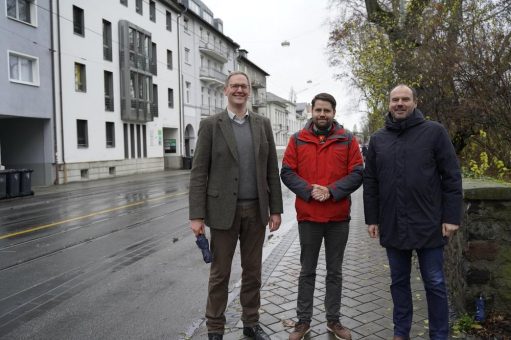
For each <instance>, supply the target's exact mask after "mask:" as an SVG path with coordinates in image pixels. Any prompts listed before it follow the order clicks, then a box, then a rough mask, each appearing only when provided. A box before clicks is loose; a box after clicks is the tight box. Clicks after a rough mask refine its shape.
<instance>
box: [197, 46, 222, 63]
mask: <svg viewBox="0 0 511 340" xmlns="http://www.w3.org/2000/svg"><path fill="white" fill-rule="evenodd" d="M199 50H200V51H201V52H203V53H205V54H207V55H209V56H210V57H211V58H214V59H216V60H218V61H221V62H222V63H226V62H227V60H228V58H227V57H228V54H227V51H226V50H224V49H222V48H220V46H217V45H215V44H213V43H207V42H204V41H201V42H200V44H199Z"/></svg>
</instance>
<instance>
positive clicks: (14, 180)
mask: <svg viewBox="0 0 511 340" xmlns="http://www.w3.org/2000/svg"><path fill="white" fill-rule="evenodd" d="M5 171H6V172H7V182H6V191H7V197H18V196H19V194H20V173H19V171H18V170H14V169H8V170H5Z"/></svg>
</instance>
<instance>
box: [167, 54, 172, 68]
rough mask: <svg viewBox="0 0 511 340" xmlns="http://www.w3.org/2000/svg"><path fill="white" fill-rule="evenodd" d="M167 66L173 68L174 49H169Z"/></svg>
mask: <svg viewBox="0 0 511 340" xmlns="http://www.w3.org/2000/svg"><path fill="white" fill-rule="evenodd" d="M167 68H168V69H169V70H172V51H171V50H167Z"/></svg>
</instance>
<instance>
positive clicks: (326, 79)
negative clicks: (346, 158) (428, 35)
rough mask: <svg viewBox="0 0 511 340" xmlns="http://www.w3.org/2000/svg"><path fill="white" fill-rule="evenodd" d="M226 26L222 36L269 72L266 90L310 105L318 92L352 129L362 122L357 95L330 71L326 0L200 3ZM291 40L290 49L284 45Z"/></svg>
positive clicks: (227, 0)
mask: <svg viewBox="0 0 511 340" xmlns="http://www.w3.org/2000/svg"><path fill="white" fill-rule="evenodd" d="M202 1H203V2H204V3H205V4H206V6H208V7H209V9H211V10H212V11H213V14H214V17H215V18H220V19H221V20H222V21H223V23H224V34H225V35H226V36H228V37H230V38H231V39H233V40H234V41H235V42H236V43H238V44H239V45H240V48H243V49H246V50H247V51H248V58H249V59H250V60H251V61H252V62H254V63H255V64H256V65H257V66H259V67H260V68H262V69H263V70H265V71H266V72H267V73H269V74H270V76H269V77H268V78H267V87H268V88H267V90H268V91H269V92H272V93H274V94H276V95H278V96H280V97H282V98H285V99H289V94H290V90H291V87H292V88H294V90H295V91H296V92H297V102H310V101H311V99H312V98H313V97H314V95H315V94H317V93H319V92H328V93H331V94H332V95H333V96H334V97H335V98H336V100H337V114H336V119H337V120H338V121H339V122H340V123H341V124H343V125H344V126H345V127H346V128H348V129H353V125H354V124H357V127H360V126H361V124H360V123H359V121H360V119H361V117H362V113H361V112H360V110H359V100H360V98H359V96H358V95H357V93H356V91H354V90H353V89H351V88H350V86H349V85H348V83H347V81H346V82H345V83H342V82H341V81H339V80H335V79H334V74H335V73H339V72H340V70H338V69H334V68H331V67H329V65H328V54H327V48H326V46H327V42H328V33H329V25H328V16H329V15H330V14H329V13H330V12H329V9H328V7H327V5H328V0H256V1H243V0H202ZM283 41H289V43H290V46H289V47H282V46H281V43H282V42H283Z"/></svg>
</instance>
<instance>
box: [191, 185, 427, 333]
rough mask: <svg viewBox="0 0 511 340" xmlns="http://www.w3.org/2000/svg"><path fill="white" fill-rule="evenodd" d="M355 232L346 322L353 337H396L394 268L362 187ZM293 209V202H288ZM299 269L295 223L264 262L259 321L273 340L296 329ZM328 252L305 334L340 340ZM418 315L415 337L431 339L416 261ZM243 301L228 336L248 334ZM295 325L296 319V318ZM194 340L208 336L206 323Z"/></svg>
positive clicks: (235, 305) (346, 269)
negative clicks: (333, 317) (328, 291)
mask: <svg viewBox="0 0 511 340" xmlns="http://www.w3.org/2000/svg"><path fill="white" fill-rule="evenodd" d="M352 202H353V203H352V213H351V215H352V220H351V223H350V235H349V239H348V245H347V247H346V251H345V255H344V265H343V294H342V300H341V305H342V307H341V315H342V316H341V323H342V324H343V325H345V326H346V327H348V328H349V329H351V332H352V337H353V339H374V340H377V339H392V336H393V323H392V300H391V296H390V292H389V285H390V273H389V267H388V261H387V256H386V254H385V250H384V249H383V248H382V247H381V246H380V245H379V242H378V241H377V240H374V239H371V238H369V236H368V235H367V228H366V225H365V223H364V214H363V203H362V189H359V190H358V191H356V192H355V193H354V194H353V196H352ZM285 209H294V206H289V207H287V206H286V207H285ZM299 273H300V243H299V239H298V227H297V225H295V226H293V228H291V230H290V231H289V232H288V234H287V235H286V238H285V239H284V240H283V241H282V242H281V243H280V244H279V245H278V246H277V247H276V248H275V249H274V250H273V252H272V253H271V255H270V256H268V258H267V259H266V261H265V262H264V264H263V287H262V289H261V309H260V313H261V314H260V325H261V326H262V327H263V329H265V330H266V332H267V333H268V334H269V335H270V336H271V338H272V339H274V340H278V339H282V340H284V339H287V338H288V336H289V333H290V332H291V331H292V329H293V327H292V325H288V324H289V323H290V322H289V321H295V320H296V311H295V309H296V297H297V291H298V286H297V282H298V275H299ZM325 274H326V267H325V257H324V248H323V247H322V250H321V254H320V258H319V263H318V268H317V276H316V290H315V293H314V316H313V321H312V323H311V329H312V330H311V332H310V333H309V335H308V336H307V337H306V339H335V337H334V336H333V335H331V334H329V332H328V331H327V330H326V319H325V308H324V305H323V303H324V301H323V300H324V296H325ZM411 277H412V295H413V302H414V316H413V325H412V330H411V334H410V336H411V339H414V340H415V339H417V340H420V339H429V335H428V320H427V305H426V297H425V292H424V288H423V285H422V281H421V279H420V274H419V272H418V268H417V265H416V264H415V265H414V266H413V270H412V276H411ZM240 316H241V306H240V302H239V297H236V298H235V299H234V300H233V301H232V302H231V303H230V304H229V306H228V308H227V311H226V318H227V325H226V329H225V334H224V339H225V340H234V339H245V337H244V336H243V332H242V328H243V324H242V322H241V320H240ZM291 324H292V322H291ZM193 339H207V330H206V328H205V323H203V324H202V325H201V326H200V327H199V328H198V330H197V331H196V332H195V335H194V336H193Z"/></svg>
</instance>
